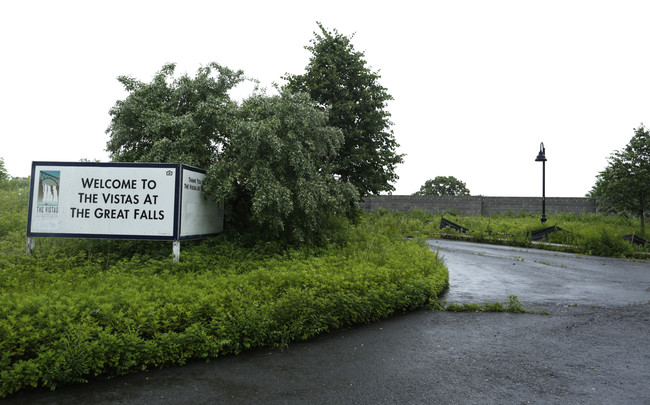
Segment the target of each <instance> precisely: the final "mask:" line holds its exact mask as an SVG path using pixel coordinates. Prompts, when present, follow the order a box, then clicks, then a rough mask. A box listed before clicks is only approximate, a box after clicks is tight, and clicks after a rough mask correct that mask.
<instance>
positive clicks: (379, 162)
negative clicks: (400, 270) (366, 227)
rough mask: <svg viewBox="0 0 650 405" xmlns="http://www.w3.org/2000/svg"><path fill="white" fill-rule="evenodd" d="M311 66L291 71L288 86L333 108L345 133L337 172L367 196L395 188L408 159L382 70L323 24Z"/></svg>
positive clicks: (333, 117)
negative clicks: (400, 142) (396, 134)
mask: <svg viewBox="0 0 650 405" xmlns="http://www.w3.org/2000/svg"><path fill="white" fill-rule="evenodd" d="M318 27H319V28H320V33H317V32H315V33H314V38H313V39H312V40H311V46H307V47H305V48H306V49H307V50H309V51H310V52H311V57H310V59H309V64H308V65H307V67H306V69H305V73H304V74H302V75H288V74H287V75H285V77H284V78H285V79H286V80H287V81H288V88H289V89H291V90H292V91H302V92H306V93H308V94H309V95H310V97H311V98H312V99H313V100H315V101H316V102H318V103H319V104H320V105H322V106H323V107H324V108H326V109H328V112H329V121H328V123H329V125H330V126H334V127H337V128H340V129H341V130H342V131H343V134H344V136H345V142H344V143H343V147H342V149H341V150H340V151H339V153H338V155H337V157H336V166H335V169H334V173H336V174H338V175H339V176H341V178H342V179H343V180H344V181H349V182H351V183H352V184H354V186H355V187H356V188H357V190H358V191H359V193H360V194H361V195H368V194H378V193H379V192H380V191H392V190H394V187H393V186H392V185H391V184H390V183H391V182H393V181H395V180H396V179H397V175H396V174H395V167H396V166H397V165H398V164H400V163H402V162H403V158H402V155H398V154H397V153H395V149H396V148H397V147H398V146H399V145H398V144H397V143H396V142H395V137H394V135H393V132H392V130H391V129H390V126H391V124H392V123H391V122H390V120H389V119H390V113H389V112H388V111H386V104H387V103H388V101H390V100H392V99H393V97H392V96H391V95H390V94H388V92H387V90H386V88H384V87H383V86H381V85H380V84H379V78H380V76H379V74H378V73H376V72H373V71H371V70H370V68H368V67H367V63H366V61H365V60H364V54H363V52H358V51H356V50H355V49H354V46H353V45H352V42H351V38H348V37H346V36H344V35H342V34H339V33H338V32H337V31H336V30H334V31H327V30H326V29H325V28H324V27H323V26H322V25H321V24H320V23H318Z"/></svg>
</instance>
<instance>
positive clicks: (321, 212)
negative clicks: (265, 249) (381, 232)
mask: <svg viewBox="0 0 650 405" xmlns="http://www.w3.org/2000/svg"><path fill="white" fill-rule="evenodd" d="M342 142H343V134H342V133H341V131H340V130H339V129H338V128H334V127H329V126H327V114H326V113H325V112H324V111H322V110H320V109H319V108H317V106H316V105H315V103H314V102H313V101H312V100H311V99H310V98H309V96H308V95H307V94H305V93H292V92H289V91H287V90H284V91H280V94H279V95H275V96H268V95H266V94H264V93H262V94H257V95H254V96H252V97H250V98H249V99H247V100H245V101H244V103H243V105H242V107H241V110H240V115H239V120H238V121H237V122H236V125H235V127H234V129H233V132H232V136H231V138H230V139H229V141H228V143H227V146H226V148H225V149H224V152H223V154H222V155H221V158H220V159H219V161H217V162H216V163H215V164H213V165H212V166H211V167H210V170H209V171H208V177H207V178H206V184H205V189H206V190H207V191H208V192H209V193H211V194H212V195H214V196H215V197H216V198H218V199H224V200H226V201H230V202H231V204H230V207H231V215H232V216H233V217H234V219H236V221H237V222H238V223H239V224H240V225H243V224H247V225H248V226H249V227H250V228H252V229H255V228H259V229H261V230H262V231H263V232H266V234H267V236H269V237H272V238H276V237H279V238H282V239H284V240H289V241H291V242H299V243H301V242H319V239H320V238H321V237H322V234H323V227H324V226H326V225H327V224H328V221H329V220H331V218H332V216H334V215H337V214H343V213H346V212H347V211H348V210H349V209H350V208H351V207H353V206H354V205H355V204H356V201H357V199H358V194H357V192H356V190H355V188H354V187H353V186H352V185H351V184H350V183H347V182H345V181H342V180H341V179H337V178H335V176H334V175H333V173H332V171H331V167H332V162H333V160H334V158H335V157H336V155H337V152H338V150H339V148H340V146H341V144H342Z"/></svg>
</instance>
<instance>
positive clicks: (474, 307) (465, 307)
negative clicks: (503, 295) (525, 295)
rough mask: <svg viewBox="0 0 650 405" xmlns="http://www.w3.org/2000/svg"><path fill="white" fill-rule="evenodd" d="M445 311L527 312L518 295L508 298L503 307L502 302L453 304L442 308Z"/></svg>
mask: <svg viewBox="0 0 650 405" xmlns="http://www.w3.org/2000/svg"><path fill="white" fill-rule="evenodd" d="M441 309H443V310H445V311H451V312H514V313H518V314H523V313H525V312H526V309H525V308H524V306H523V305H522V303H521V302H520V301H519V298H517V296H516V295H509V296H508V304H507V305H503V304H502V303H500V302H485V303H482V304H474V303H462V304H458V303H455V302H454V303H451V304H447V305H445V306H444V307H443V308H441Z"/></svg>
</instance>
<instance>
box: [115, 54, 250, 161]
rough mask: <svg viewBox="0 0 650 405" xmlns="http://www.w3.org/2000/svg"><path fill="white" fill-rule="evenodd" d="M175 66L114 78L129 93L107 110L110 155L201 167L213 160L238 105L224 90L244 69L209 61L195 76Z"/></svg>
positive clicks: (238, 79)
mask: <svg viewBox="0 0 650 405" xmlns="http://www.w3.org/2000/svg"><path fill="white" fill-rule="evenodd" d="M174 69H175V65H174V64H168V65H165V66H163V68H162V69H161V70H160V72H158V73H157V74H156V76H154V78H153V80H152V81H151V83H143V82H140V81H137V80H135V79H134V78H131V77H127V76H120V77H119V78H118V80H119V81H120V82H121V83H122V84H123V85H124V88H125V89H126V91H128V92H129V95H128V97H127V98H126V99H125V100H119V101H117V102H116V103H115V106H114V107H113V108H112V109H111V110H110V115H111V116H112V119H111V124H110V126H109V127H108V129H107V130H106V133H108V134H109V135H110V139H109V141H108V143H107V145H106V149H107V150H108V151H109V152H110V153H111V158H112V159H113V160H114V161H118V162H175V163H185V164H188V165H192V166H196V167H201V168H206V167H208V166H209V165H210V164H211V163H213V162H215V161H216V160H218V158H219V152H220V150H221V148H222V147H223V145H224V144H225V143H227V140H228V134H229V132H230V128H231V125H232V124H231V121H232V120H233V117H234V114H235V112H236V109H237V106H236V104H235V103H234V102H232V101H231V100H230V97H229V95H228V91H229V90H230V89H232V88H233V87H235V86H236V85H237V84H238V83H240V82H242V81H243V80H244V78H243V72H242V71H233V70H230V69H228V68H226V67H223V66H221V65H219V64H217V63H210V64H208V65H207V66H205V67H201V68H200V69H199V70H198V71H197V73H196V77H194V78H191V77H189V76H188V75H187V74H184V75H182V76H180V77H178V78H174Z"/></svg>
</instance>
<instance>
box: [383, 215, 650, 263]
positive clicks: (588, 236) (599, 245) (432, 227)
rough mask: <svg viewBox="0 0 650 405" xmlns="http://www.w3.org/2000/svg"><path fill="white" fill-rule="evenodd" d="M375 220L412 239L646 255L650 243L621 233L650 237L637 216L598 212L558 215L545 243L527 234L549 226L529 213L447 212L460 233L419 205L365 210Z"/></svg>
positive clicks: (644, 256)
mask: <svg viewBox="0 0 650 405" xmlns="http://www.w3.org/2000/svg"><path fill="white" fill-rule="evenodd" d="M370 215H371V217H378V219H376V221H378V223H382V224H383V226H384V227H385V228H387V229H388V228H390V229H392V230H393V232H394V233H396V234H402V235H405V236H409V237H416V238H437V237H445V238H450V239H460V240H469V241H474V242H484V243H492V244H501V245H509V246H520V247H530V246H535V247H536V248H542V249H552V250H563V251H569V252H575V253H582V254H588V255H595V256H609V257H639V258H641V259H643V258H647V257H648V253H650V245H646V246H640V245H632V244H631V243H629V242H626V241H625V240H624V239H623V236H624V235H629V234H635V235H637V236H639V237H642V238H644V239H650V237H649V236H648V235H647V234H645V233H643V232H640V231H639V229H640V224H639V221H638V220H633V219H631V218H625V217H617V216H607V215H600V214H589V215H585V214H557V215H553V217H552V219H553V221H554V223H553V225H557V226H559V227H560V228H562V229H564V230H565V231H562V232H555V233H551V234H549V236H548V243H542V244H535V245H533V243H532V242H531V241H530V239H529V237H528V234H529V233H530V232H532V231H534V230H537V229H541V228H544V227H545V226H547V225H549V224H548V223H547V224H546V225H541V224H540V222H539V217H536V216H532V215H517V216H512V215H500V216H491V217H482V216H450V215H448V214H445V215H444V216H445V218H446V219H448V220H450V221H452V222H454V223H456V224H458V225H461V226H463V227H465V228H469V229H470V232H467V233H459V232H458V231H455V230H453V229H452V228H449V227H447V228H444V229H440V219H441V218H442V214H431V213H428V212H425V211H421V210H413V211H409V212H408V213H397V212H395V213H390V212H388V211H385V210H381V211H378V212H375V213H372V214H370Z"/></svg>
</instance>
